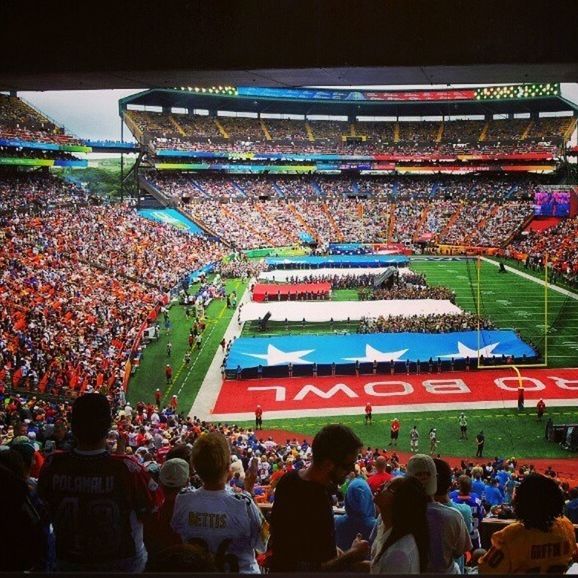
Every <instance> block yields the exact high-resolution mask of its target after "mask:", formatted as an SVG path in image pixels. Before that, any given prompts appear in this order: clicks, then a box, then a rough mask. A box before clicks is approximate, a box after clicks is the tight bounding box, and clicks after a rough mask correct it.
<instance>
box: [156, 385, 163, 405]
mask: <svg viewBox="0 0 578 578" xmlns="http://www.w3.org/2000/svg"><path fill="white" fill-rule="evenodd" d="M161 399H162V394H161V390H160V389H159V388H158V387H157V388H156V389H155V404H156V406H157V407H158V408H159V409H160V407H161Z"/></svg>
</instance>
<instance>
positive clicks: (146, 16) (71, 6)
mask: <svg viewBox="0 0 578 578" xmlns="http://www.w3.org/2000/svg"><path fill="white" fill-rule="evenodd" d="M78 6H79V4H78V2H77V1H76V0H58V2H47V1H46V0H27V1H26V2H22V1H12V2H10V1H8V0H5V1H3V2H0V37H1V38H2V46H3V49H2V50H3V58H2V59H0V90H20V91H21V90H67V89H84V90H87V89H97V88H98V89H102V88H132V89H134V88H151V87H157V88H168V87H171V86H181V85H187V86H188V85H204V86H211V85H215V84H217V85H218V84H222V83H223V82H227V83H232V84H235V85H245V86H251V85H254V86H279V87H285V86H311V85H313V86H315V85H317V86H354V85H385V84H387V85H408V84H421V85H432V84H446V83H452V84H458V83H459V84H489V83H503V82H576V81H578V42H576V21H577V17H578V3H577V2H576V1H575V0H508V1H507V2H504V0H483V1H481V2H480V1H478V2H476V1H473V0H436V2H431V0H411V1H409V0H378V1H376V0H356V1H355V2H351V0H274V1H272V0H243V1H242V2H231V0H210V1H207V0H171V2H169V3H165V4H163V3H159V2H154V1H152V0H141V2H122V1H121V2H119V1H118V0H99V1H98V2H95V3H91V4H90V5H89V6H88V7H86V8H87V9H86V10H79V9H78Z"/></svg>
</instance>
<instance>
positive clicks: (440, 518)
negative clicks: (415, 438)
mask: <svg viewBox="0 0 578 578" xmlns="http://www.w3.org/2000/svg"><path fill="white" fill-rule="evenodd" d="M407 475H408V476H413V477H414V478H417V479H418V480H419V481H420V482H421V483H422V485H423V487H424V489H425V492H426V494H427V495H428V496H429V501H428V505H427V523H428V530H429V536H430V549H429V561H428V567H427V572H428V573H436V574H459V566H458V564H457V563H456V562H455V559H456V558H459V557H460V556H462V555H464V554H465V553H466V552H467V551H468V550H471V548H472V542H471V540H470V536H469V533H468V529H467V528H466V524H465V522H464V519H463V517H462V515H461V514H460V513H459V512H458V511H457V510H454V509H452V508H449V507H448V506H445V505H443V504H440V503H438V502H435V501H434V496H435V495H436V493H437V490H438V481H437V470H436V465H435V462H434V461H433V459H432V458H431V457H430V456H428V455H425V454H416V455H414V456H412V457H411V458H410V460H409V462H408V463H407Z"/></svg>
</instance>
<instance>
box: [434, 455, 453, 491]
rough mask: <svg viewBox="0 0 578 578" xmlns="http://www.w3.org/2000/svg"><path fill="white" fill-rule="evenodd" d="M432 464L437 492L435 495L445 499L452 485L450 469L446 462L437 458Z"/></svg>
mask: <svg viewBox="0 0 578 578" xmlns="http://www.w3.org/2000/svg"><path fill="white" fill-rule="evenodd" d="M434 464H435V467H436V472H437V490H436V493H435V495H436V496H440V497H442V496H443V497H445V496H447V493H448V492H449V489H450V487H451V485H452V469H451V468H450V465H449V464H448V463H447V462H446V461H444V460H440V459H439V458H434Z"/></svg>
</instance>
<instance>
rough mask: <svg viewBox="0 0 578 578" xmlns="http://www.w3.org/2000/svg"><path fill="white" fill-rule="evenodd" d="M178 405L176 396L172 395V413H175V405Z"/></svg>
mask: <svg viewBox="0 0 578 578" xmlns="http://www.w3.org/2000/svg"><path fill="white" fill-rule="evenodd" d="M178 403H179V400H178V398H177V396H176V395H173V397H171V409H172V410H173V411H177V404H178Z"/></svg>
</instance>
